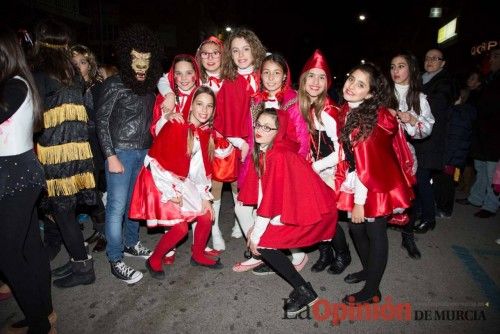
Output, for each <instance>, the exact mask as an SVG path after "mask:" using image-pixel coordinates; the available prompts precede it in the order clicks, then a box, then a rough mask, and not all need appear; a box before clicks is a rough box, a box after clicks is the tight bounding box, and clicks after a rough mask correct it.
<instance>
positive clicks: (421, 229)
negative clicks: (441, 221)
mask: <svg viewBox="0 0 500 334" xmlns="http://www.w3.org/2000/svg"><path fill="white" fill-rule="evenodd" d="M435 227H436V221H435V220H432V221H428V220H424V221H420V223H418V224H417V225H415V228H414V229H413V231H414V232H415V233H427V231H429V230H433V229H434V228H435Z"/></svg>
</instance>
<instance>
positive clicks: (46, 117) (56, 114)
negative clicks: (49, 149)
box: [43, 103, 89, 129]
mask: <svg viewBox="0 0 500 334" xmlns="http://www.w3.org/2000/svg"><path fill="white" fill-rule="evenodd" d="M88 119H89V118H88V115H87V110H85V107H84V106H82V105H80V104H69V103H66V104H63V105H61V106H59V107H55V108H52V109H49V110H47V111H46V112H44V113H43V124H44V125H45V128H46V129H48V128H52V127H54V126H57V125H59V124H61V123H62V122H65V121H82V122H85V123H86V122H87V121H88Z"/></svg>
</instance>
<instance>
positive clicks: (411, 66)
mask: <svg viewBox="0 0 500 334" xmlns="http://www.w3.org/2000/svg"><path fill="white" fill-rule="evenodd" d="M396 57H402V58H404V60H405V61H406V63H407V64H408V74H409V88H408V93H407V95H406V105H407V106H408V110H413V111H415V112H416V113H417V115H420V92H421V91H422V79H421V78H420V68H419V67H418V60H417V57H415V55H414V54H412V53H411V52H408V51H402V52H399V53H397V54H396V55H394V57H392V58H391V59H394V58H396ZM395 87H396V85H395V83H394V82H392V84H391V85H390V89H391V93H392V94H391V96H390V100H389V107H391V108H393V109H396V110H398V109H399V98H401V97H398V96H397V92H396V88H395ZM403 111H406V110H403Z"/></svg>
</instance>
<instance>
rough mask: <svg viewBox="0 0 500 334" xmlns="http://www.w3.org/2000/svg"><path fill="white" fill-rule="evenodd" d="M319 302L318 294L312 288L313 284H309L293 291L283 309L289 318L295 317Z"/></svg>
mask: <svg viewBox="0 0 500 334" xmlns="http://www.w3.org/2000/svg"><path fill="white" fill-rule="evenodd" d="M317 300H318V294H317V293H316V291H314V289H313V288H312V286H311V283H309V282H307V283H306V284H304V285H301V286H299V287H298V288H297V289H295V290H294V291H292V293H291V294H290V298H289V299H288V300H287V301H286V303H285V306H284V307H283V309H284V310H285V312H286V313H287V315H288V316H290V317H293V316H295V315H296V314H299V313H300V312H303V311H304V310H306V309H307V307H308V306H312V305H313V304H314V303H315V302H316V301H317Z"/></svg>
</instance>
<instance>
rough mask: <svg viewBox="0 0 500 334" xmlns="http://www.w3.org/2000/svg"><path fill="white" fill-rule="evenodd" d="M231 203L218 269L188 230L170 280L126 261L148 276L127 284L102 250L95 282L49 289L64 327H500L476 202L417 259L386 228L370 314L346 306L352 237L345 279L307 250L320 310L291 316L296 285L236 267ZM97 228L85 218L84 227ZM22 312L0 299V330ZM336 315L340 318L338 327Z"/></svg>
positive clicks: (498, 222) (421, 240) (492, 229)
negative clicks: (195, 252) (205, 261)
mask: <svg viewBox="0 0 500 334" xmlns="http://www.w3.org/2000/svg"><path fill="white" fill-rule="evenodd" d="M460 196H462V197H463V195H461V194H458V197H460ZM232 205H233V203H232V199H231V196H230V193H229V192H227V191H226V192H225V193H224V197H223V204H222V210H221V212H222V217H221V221H222V223H221V226H222V231H223V234H224V235H225V236H226V242H227V250H226V251H225V252H224V253H223V255H222V262H223V263H224V265H225V267H224V268H223V269H222V270H210V269H206V268H201V267H193V266H191V265H190V264H189V258H190V253H189V252H190V247H189V246H190V244H191V237H192V235H191V233H190V236H189V239H188V240H187V241H185V242H184V244H182V245H180V246H179V247H178V254H177V259H176V262H175V264H174V265H173V266H169V267H168V268H166V271H167V279H165V280H164V281H158V280H155V279H153V278H151V277H150V276H149V274H148V273H147V272H146V269H145V267H144V260H142V259H136V258H132V259H131V258H127V259H126V261H127V263H128V264H130V265H132V266H134V267H136V268H137V269H141V270H142V271H143V272H144V273H145V274H144V278H143V279H142V280H141V281H140V282H138V283H136V284H134V285H130V286H128V285H127V284H124V283H123V282H121V281H119V280H117V279H115V278H114V277H113V276H112V275H111V273H110V268H109V264H108V262H107V260H106V257H105V254H103V253H99V254H97V255H95V271H96V276H97V280H96V282H95V283H94V284H92V285H89V286H79V287H75V288H72V289H64V290H61V289H57V288H55V287H54V288H53V290H52V294H53V303H54V308H55V310H56V312H57V314H58V317H59V320H58V323H57V329H58V333H63V334H66V333H203V334H205V333H332V332H335V333H485V334H486V333H499V332H500V288H499V287H500V265H499V264H500V245H498V244H496V243H495V239H497V238H500V218H499V217H500V214H499V215H497V216H496V217H493V218H490V219H478V218H475V217H474V216H473V213H474V212H475V210H476V209H475V208H472V207H467V206H461V205H458V204H457V205H456V207H455V212H454V214H453V216H452V218H451V219H440V220H438V222H437V226H436V228H435V229H434V230H433V231H430V232H428V233H427V234H423V235H418V240H417V244H418V247H419V248H420V250H421V252H422V259H420V260H413V259H410V258H409V257H408V255H407V254H406V251H405V250H404V249H402V248H401V235H400V233H399V232H398V231H395V230H389V231H388V234H389V261H388V264H387V269H386V272H385V275H384V278H383V281H382V284H381V292H382V295H383V300H382V303H381V304H379V305H378V306H375V307H372V308H367V309H364V310H349V309H345V308H343V306H342V305H341V304H340V300H341V299H342V297H343V296H344V295H345V294H347V293H352V292H356V291H358V290H359V289H360V288H361V284H355V285H348V284H346V283H344V281H343V277H344V276H345V275H346V274H347V273H350V272H355V271H358V270H360V268H361V264H360V261H359V258H358V256H357V255H356V254H355V252H354V248H353V246H352V241H351V240H350V238H349V240H348V241H349V243H350V244H351V245H350V247H351V252H354V253H353V262H352V264H351V265H350V267H349V268H347V270H346V271H345V272H344V273H342V274H341V275H336V276H334V275H330V274H327V273H326V272H323V273H312V272H311V271H310V268H311V265H312V264H313V263H314V261H315V260H316V259H317V257H318V253H317V251H314V250H311V251H310V252H309V262H308V263H307V265H306V266H305V268H304V269H303V271H302V274H303V276H304V278H305V279H306V281H310V282H311V283H312V285H313V287H314V288H315V290H316V291H317V293H318V294H319V296H320V298H322V301H321V307H320V308H318V309H316V308H315V309H314V310H310V312H309V313H303V314H301V315H300V318H297V319H286V317H285V316H284V314H283V311H282V306H283V298H285V297H287V296H288V294H289V293H290V291H291V287H290V286H289V285H288V284H287V283H286V282H285V281H284V280H282V279H281V278H280V277H278V276H277V275H267V276H255V275H253V274H252V273H251V272H246V273H235V272H233V271H232V269H231V268H232V265H233V264H234V263H236V262H237V261H241V260H242V259H243V258H242V253H243V251H244V242H243V239H232V238H230V232H231V227H232V225H233V215H232ZM341 224H342V226H344V228H346V224H345V223H341ZM91 232H92V231H91V225H90V224H88V225H87V226H86V229H85V231H84V233H85V235H86V236H88V235H90V234H91ZM140 233H141V239H142V241H143V243H144V244H145V245H146V246H148V247H150V248H153V247H154V246H155V243H156V241H157V240H158V239H159V237H160V236H161V232H160V231H157V232H151V231H147V229H146V228H145V227H141V232H140ZM65 261H67V255H66V253H65V251H62V252H61V253H60V254H59V255H58V257H57V258H56V259H55V260H54V261H53V262H52V263H51V265H52V266H53V267H56V266H59V265H61V264H63V263H64V262H65ZM358 311H359V312H360V313H357V312H358ZM407 311H408V312H407ZM349 312H350V313H349ZM22 317H23V315H22V312H21V311H20V309H19V307H18V306H17V304H16V303H15V301H14V300H13V299H10V300H6V301H3V302H0V325H2V327H3V326H4V325H6V324H9V323H12V322H14V321H16V320H19V319H21V318H22ZM333 318H335V320H339V321H335V323H332V319H333ZM367 318H369V319H367Z"/></svg>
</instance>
